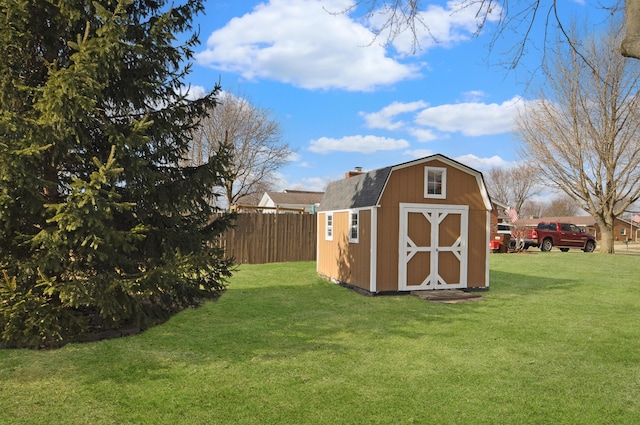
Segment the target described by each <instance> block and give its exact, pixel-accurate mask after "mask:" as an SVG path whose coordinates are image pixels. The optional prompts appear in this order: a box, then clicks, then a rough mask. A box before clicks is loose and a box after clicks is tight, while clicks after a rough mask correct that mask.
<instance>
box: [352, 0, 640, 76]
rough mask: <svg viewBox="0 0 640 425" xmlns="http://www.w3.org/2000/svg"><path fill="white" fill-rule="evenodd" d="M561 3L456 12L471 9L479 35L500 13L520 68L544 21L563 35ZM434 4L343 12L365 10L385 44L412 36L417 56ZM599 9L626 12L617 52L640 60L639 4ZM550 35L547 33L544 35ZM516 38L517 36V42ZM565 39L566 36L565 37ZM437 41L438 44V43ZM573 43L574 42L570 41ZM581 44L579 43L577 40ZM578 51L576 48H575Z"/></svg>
mask: <svg viewBox="0 0 640 425" xmlns="http://www.w3.org/2000/svg"><path fill="white" fill-rule="evenodd" d="M558 3H559V2H558V0H520V1H513V0H512V1H511V2H510V1H509V0H461V1H460V2H459V4H458V8H457V11H462V10H465V9H471V10H473V11H475V13H476V15H477V17H478V28H477V32H479V31H480V30H482V29H483V28H484V27H485V25H486V23H487V21H488V20H491V19H489V18H490V17H491V14H493V13H495V11H496V10H499V11H500V19H499V22H498V24H497V27H496V29H495V35H496V39H497V37H499V36H500V35H503V34H507V33H508V35H509V37H510V39H512V40H513V39H515V40H516V43H515V44H514V47H513V49H512V51H511V52H510V53H511V55H512V57H511V59H510V61H509V62H510V63H509V66H511V67H513V66H515V65H517V64H518V63H519V61H520V59H521V58H522V56H523V54H524V52H525V51H526V48H527V45H528V43H529V42H530V34H531V33H532V31H533V28H534V26H535V25H536V24H537V23H538V21H541V22H540V24H541V25H544V26H545V27H546V29H548V28H549V25H550V23H551V22H552V21H553V23H554V24H555V25H556V26H557V27H558V28H560V30H561V31H562V32H564V26H563V23H562V21H561V20H560V18H559V14H558V10H557V6H558ZM432 4H435V3H434V1H433V0H356V1H354V2H353V3H352V5H351V6H350V7H348V8H347V9H345V10H342V11H340V13H348V12H350V11H352V10H354V9H356V8H357V7H358V6H362V7H363V8H364V9H365V13H364V15H363V20H365V21H375V22H378V23H379V24H378V25H377V26H375V27H372V28H371V30H372V31H373V32H374V35H375V37H376V38H379V37H382V38H383V39H384V41H385V42H386V43H390V42H392V41H393V40H394V39H395V38H396V37H398V36H399V35H400V34H402V33H405V32H409V33H411V35H412V37H413V50H414V52H415V51H417V50H419V49H420V40H421V38H422V34H431V30H430V25H437V23H430V22H426V21H425V20H424V17H423V15H422V12H423V11H425V10H426V9H427V7H428V6H429V5H432ZM598 7H601V8H602V9H606V10H609V11H610V12H611V13H615V12H617V11H624V15H625V19H626V35H625V37H624V39H622V40H621V43H620V44H619V45H618V46H616V50H619V51H621V53H622V55H624V56H627V57H632V58H636V59H640V0H626V1H625V0H609V1H608V2H607V1H604V2H602V3H599V4H598ZM546 33H547V31H546V30H545V34H546ZM514 34H517V36H516V37H515V38H514ZM565 35H566V33H565ZM436 41H437V40H436ZM570 41H571V40H570ZM575 43H576V44H577V43H578V40H575ZM573 48H575V45H574V46H573Z"/></svg>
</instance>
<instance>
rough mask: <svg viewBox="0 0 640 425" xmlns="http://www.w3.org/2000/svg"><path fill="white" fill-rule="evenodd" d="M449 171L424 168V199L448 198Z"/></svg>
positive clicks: (437, 168)
mask: <svg viewBox="0 0 640 425" xmlns="http://www.w3.org/2000/svg"><path fill="white" fill-rule="evenodd" d="M446 189H447V169H446V168H439V167H424V197H425V198H438V199H444V198H446V196H447V190H446Z"/></svg>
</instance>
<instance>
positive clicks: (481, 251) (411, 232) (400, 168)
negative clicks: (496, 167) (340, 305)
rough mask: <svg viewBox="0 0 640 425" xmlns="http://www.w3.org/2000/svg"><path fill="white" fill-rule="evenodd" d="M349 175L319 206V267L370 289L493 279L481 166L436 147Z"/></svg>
mask: <svg viewBox="0 0 640 425" xmlns="http://www.w3.org/2000/svg"><path fill="white" fill-rule="evenodd" d="M348 175H350V176H351V177H348V178H345V179H344V180H340V181H336V182H333V183H330V184H329V186H328V187H327V190H326V192H325V194H324V196H323V198H322V201H321V202H320V206H319V208H318V226H317V228H318V247H317V249H318V254H317V271H318V273H319V274H320V275H322V276H325V277H327V278H329V279H332V280H334V281H338V282H341V283H344V284H348V285H351V286H354V287H357V288H360V289H362V290H365V291H368V292H371V293H384V292H404V291H413V290H429V289H454V288H478V289H483V288H488V287H489V248H488V246H489V238H490V214H491V210H492V208H491V201H490V199H489V195H488V193H487V190H486V187H485V185H484V180H483V178H482V174H481V173H480V172H479V171H476V170H474V169H472V168H469V167H467V166H466V165H463V164H461V163H459V162H456V161H454V160H452V159H450V158H447V157H445V156H443V155H432V156H428V157H425V158H422V159H418V160H415V161H411V162H407V163H403V164H398V165H394V166H390V167H385V168H382V169H379V170H373V171H369V172H366V173H361V174H355V175H354V173H349V174H348Z"/></svg>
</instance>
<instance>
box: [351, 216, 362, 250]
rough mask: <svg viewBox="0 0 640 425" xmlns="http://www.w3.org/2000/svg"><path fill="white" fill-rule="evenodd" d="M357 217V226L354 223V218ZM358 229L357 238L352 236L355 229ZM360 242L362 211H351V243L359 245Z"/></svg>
mask: <svg viewBox="0 0 640 425" xmlns="http://www.w3.org/2000/svg"><path fill="white" fill-rule="evenodd" d="M354 215H355V216H356V225H355V226H354V225H353V223H352V218H353V216H354ZM354 227H355V229H356V237H355V238H354V237H353V236H352V235H353V233H352V231H353V228H354ZM359 241H360V211H349V243H358V242H359Z"/></svg>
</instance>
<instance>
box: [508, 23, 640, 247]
mask: <svg viewBox="0 0 640 425" xmlns="http://www.w3.org/2000/svg"><path fill="white" fill-rule="evenodd" d="M619 29H620V27H619V26H618V25H616V23H615V22H613V23H612V25H611V26H610V29H609V31H608V33H606V34H602V35H600V34H598V35H596V36H597V37H598V39H596V38H595V37H590V38H587V37H586V36H585V37H583V38H582V39H583V40H584V45H583V47H582V51H583V52H584V53H583V55H585V57H584V58H583V57H582V56H579V55H578V54H576V52H575V50H573V49H572V48H570V47H568V46H566V44H565V43H561V42H558V43H557V44H556V45H555V48H554V49H553V56H552V60H551V61H550V63H549V65H548V66H545V67H544V74H545V77H546V81H545V86H544V87H543V88H542V89H541V92H540V96H539V99H540V100H539V101H538V102H536V103H533V104H532V105H531V106H529V107H527V110H526V111H525V112H524V113H523V114H522V115H520V116H519V117H518V118H517V119H516V126H517V135H518V137H519V139H520V140H521V142H522V146H521V147H522V149H521V155H522V157H523V158H524V159H525V161H530V162H532V163H533V162H535V163H537V164H539V168H538V173H539V174H540V175H541V177H542V180H543V183H545V184H547V185H549V186H550V187H555V188H558V189H560V190H562V191H563V192H564V193H566V194H567V195H568V196H570V197H571V198H572V199H574V200H575V201H576V203H577V204H578V206H579V207H580V208H582V209H583V210H585V211H587V212H588V213H589V214H591V215H592V216H593V217H594V218H595V220H596V222H597V223H598V226H599V227H600V229H601V235H602V241H601V244H600V247H601V251H602V252H604V253H613V252H614V246H613V222H614V219H615V218H616V217H617V216H619V215H620V214H622V213H623V212H624V211H625V209H627V207H629V205H631V204H632V203H633V202H635V201H636V200H638V199H639V198H640V96H639V95H638V89H640V64H638V63H637V62H636V61H630V60H628V59H625V58H624V57H623V56H621V55H619V54H618V53H617V51H616V46H619V45H620V41H621V38H622V36H621V35H620V34H621V32H620V31H619ZM574 33H576V34H574V35H577V31H574ZM575 39H579V37H575ZM585 59H586V61H585ZM587 62H588V64H587Z"/></svg>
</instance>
